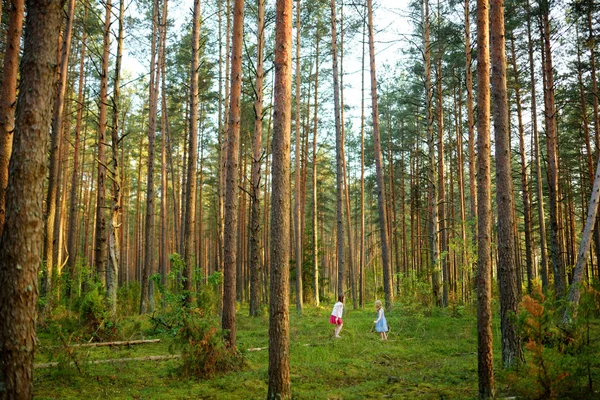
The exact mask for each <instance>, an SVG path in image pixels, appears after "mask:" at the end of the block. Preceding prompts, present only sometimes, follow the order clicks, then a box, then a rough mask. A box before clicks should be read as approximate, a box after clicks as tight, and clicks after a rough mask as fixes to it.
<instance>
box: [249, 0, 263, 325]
mask: <svg viewBox="0 0 600 400" xmlns="http://www.w3.org/2000/svg"><path fill="white" fill-rule="evenodd" d="M257 7H258V19H257V31H258V37H257V40H256V42H257V44H256V82H255V84H254V93H255V97H254V141H253V146H252V196H251V201H252V205H251V207H252V217H251V223H250V244H249V247H250V249H249V250H250V257H249V258H250V316H258V315H259V314H260V305H261V295H260V274H261V271H262V264H261V257H260V178H261V164H262V153H263V151H262V133H263V129H262V128H263V80H264V60H263V58H264V50H265V0H257Z"/></svg>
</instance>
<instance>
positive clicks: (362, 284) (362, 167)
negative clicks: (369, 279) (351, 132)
mask: <svg viewBox="0 0 600 400" xmlns="http://www.w3.org/2000/svg"><path fill="white" fill-rule="evenodd" d="M362 25H363V26H362V56H361V69H360V245H359V248H360V250H359V252H360V253H359V304H360V306H361V307H364V306H365V42H366V40H365V36H366V27H367V24H366V21H365V20H364V19H363V24H362Z"/></svg>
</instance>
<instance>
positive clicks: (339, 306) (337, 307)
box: [331, 301, 344, 318]
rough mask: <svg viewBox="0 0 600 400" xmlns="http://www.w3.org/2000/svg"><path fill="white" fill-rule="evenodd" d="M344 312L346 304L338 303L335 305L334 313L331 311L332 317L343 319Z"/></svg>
mask: <svg viewBox="0 0 600 400" xmlns="http://www.w3.org/2000/svg"><path fill="white" fill-rule="evenodd" d="M343 312H344V303H342V302H341V301H338V302H337V303H335V304H334V305H333V311H331V315H334V316H336V317H338V318H342V313H343Z"/></svg>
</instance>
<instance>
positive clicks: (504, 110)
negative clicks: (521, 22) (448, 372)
mask: <svg viewBox="0 0 600 400" xmlns="http://www.w3.org/2000/svg"><path fill="white" fill-rule="evenodd" d="M490 20H491V21H490V22H491V39H492V40H491V44H492V48H491V64H492V96H493V99H492V100H493V104H494V107H493V110H494V137H495V141H496V192H497V193H496V202H497V204H498V280H499V284H500V325H501V333H502V364H503V365H504V367H505V368H511V367H513V366H515V365H517V364H518V363H519V362H520V361H523V349H522V348H521V339H520V337H519V334H518V332H517V326H516V321H514V320H513V319H511V318H513V316H512V315H511V314H516V313H517V312H518V307H519V302H520V301H521V298H520V297H521V296H520V291H519V288H518V278H517V273H518V270H517V266H516V260H515V251H516V249H515V233H514V230H513V228H514V226H515V221H514V217H513V216H514V213H513V210H514V198H513V183H512V175H511V167H512V164H511V161H512V159H511V148H510V132H509V123H508V120H509V116H508V94H507V92H508V91H507V87H506V54H505V39H504V0H492V1H491V7H490Z"/></svg>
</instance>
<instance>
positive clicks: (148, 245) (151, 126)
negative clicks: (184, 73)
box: [140, 0, 161, 314]
mask: <svg viewBox="0 0 600 400" xmlns="http://www.w3.org/2000/svg"><path fill="white" fill-rule="evenodd" d="M158 8H159V2H158V0H155V1H154V11H153V17H152V20H153V21H152V48H151V53H150V86H149V92H150V93H149V96H148V100H149V104H148V170H147V171H146V173H147V175H146V216H145V220H146V226H145V227H144V264H143V268H142V285H141V291H142V295H141V299H140V314H145V313H147V312H148V311H152V309H153V308H154V304H153V303H154V299H153V298H152V297H153V296H152V294H151V288H150V286H151V285H152V283H151V282H150V279H149V278H150V275H151V274H152V272H154V249H155V247H154V246H155V243H154V211H155V210H154V209H155V206H154V202H155V193H154V150H155V149H154V147H155V146H154V140H155V138H156V114H157V112H158V82H159V79H160V72H159V68H158V66H159V65H160V62H157V61H156V57H157V53H158V58H159V59H160V58H161V56H160V49H159V50H158V51H157V50H156V45H157V33H158V32H157V31H158V29H159V27H158V24H159V22H158ZM158 42H159V43H160V39H158ZM159 47H160V44H159Z"/></svg>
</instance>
